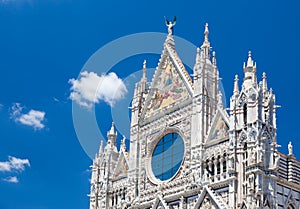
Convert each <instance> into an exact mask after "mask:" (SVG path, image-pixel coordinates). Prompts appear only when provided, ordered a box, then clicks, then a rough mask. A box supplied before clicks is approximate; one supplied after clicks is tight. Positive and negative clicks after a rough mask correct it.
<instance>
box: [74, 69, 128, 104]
mask: <svg viewBox="0 0 300 209" xmlns="http://www.w3.org/2000/svg"><path fill="white" fill-rule="evenodd" d="M69 83H70V84H71V85H72V86H71V88H70V90H71V94H70V97H69V98H70V99H71V100H73V101H75V102H76V103H78V104H79V105H81V106H83V107H87V108H91V107H93V105H94V104H95V103H99V102H100V101H101V100H102V101H104V102H106V103H107V104H109V105H110V106H113V105H114V104H115V102H116V101H118V100H120V99H122V98H123V97H124V96H125V94H126V93H127V88H126V86H125V84H124V83H123V81H122V80H121V79H120V78H119V77H118V76H117V75H116V74H115V73H113V72H112V73H109V74H107V75H101V76H99V75H98V74H97V73H94V72H87V71H84V72H81V73H80V78H79V79H73V78H72V79H70V80H69Z"/></svg>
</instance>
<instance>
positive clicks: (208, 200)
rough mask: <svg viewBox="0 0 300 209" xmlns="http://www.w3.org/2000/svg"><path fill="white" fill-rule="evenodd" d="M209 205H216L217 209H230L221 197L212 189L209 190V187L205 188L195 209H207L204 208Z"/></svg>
mask: <svg viewBox="0 0 300 209" xmlns="http://www.w3.org/2000/svg"><path fill="white" fill-rule="evenodd" d="M208 204H210V205H214V206H215V208H216V209H226V208H228V206H227V205H226V204H225V203H224V201H223V200H222V198H221V197H218V196H216V194H215V193H214V192H213V191H212V190H211V189H209V187H207V186H204V187H203V190H202V192H201V193H200V195H199V198H198V200H197V202H196V205H195V207H194V208H195V209H198V208H205V207H204V206H206V205H208Z"/></svg>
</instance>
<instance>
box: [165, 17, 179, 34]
mask: <svg viewBox="0 0 300 209" xmlns="http://www.w3.org/2000/svg"><path fill="white" fill-rule="evenodd" d="M165 20H166V26H167V27H168V34H169V35H173V27H174V25H175V24H176V16H175V17H174V19H173V21H172V22H171V21H169V20H167V18H166V17H165Z"/></svg>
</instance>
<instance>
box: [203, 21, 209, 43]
mask: <svg viewBox="0 0 300 209" xmlns="http://www.w3.org/2000/svg"><path fill="white" fill-rule="evenodd" d="M208 34H209V30H208V23H206V24H205V30H204V35H205V41H208Z"/></svg>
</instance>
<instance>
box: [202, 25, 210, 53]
mask: <svg viewBox="0 0 300 209" xmlns="http://www.w3.org/2000/svg"><path fill="white" fill-rule="evenodd" d="M208 34H209V30H208V23H206V24H205V30H204V41H203V44H202V46H201V49H202V50H203V53H204V58H205V59H209V57H210V56H209V54H210V49H211V47H210V43H209V40H208Z"/></svg>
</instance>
